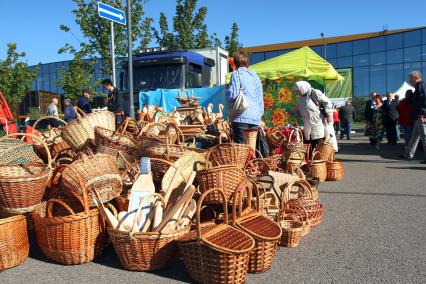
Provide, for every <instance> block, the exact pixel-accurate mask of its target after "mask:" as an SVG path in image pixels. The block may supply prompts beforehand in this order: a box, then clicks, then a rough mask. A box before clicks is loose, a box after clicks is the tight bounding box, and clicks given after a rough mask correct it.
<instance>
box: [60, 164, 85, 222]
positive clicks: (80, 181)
mask: <svg viewBox="0 0 426 284" xmlns="http://www.w3.org/2000/svg"><path fill="white" fill-rule="evenodd" d="M65 167H66V168H69V170H70V171H72V172H73V173H74V175H75V176H76V177H77V181H78V183H79V184H80V187H81V192H82V193H83V197H81V196H79V195H78V194H77V193H75V192H73V191H71V194H72V195H74V197H75V198H77V199H78V200H79V201H80V203H81V204H82V205H83V208H84V212H85V213H86V214H89V210H90V207H89V196H88V193H87V188H86V185H85V184H84V182H83V179H82V177H81V175H80V173H79V172H78V171H77V169H76V168H75V167H74V166H73V165H65Z"/></svg>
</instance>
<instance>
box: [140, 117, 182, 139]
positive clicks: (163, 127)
mask: <svg viewBox="0 0 426 284" xmlns="http://www.w3.org/2000/svg"><path fill="white" fill-rule="evenodd" d="M166 137H168V139H169V143H170V144H180V143H182V142H183V141H184V137H183V133H182V131H180V129H179V128H178V127H177V126H176V124H174V123H169V124H164V123H160V122H151V123H148V124H147V125H145V126H144V127H143V128H142V130H141V132H140V133H139V135H138V140H143V139H152V140H155V141H159V142H162V143H164V141H165V140H166Z"/></svg>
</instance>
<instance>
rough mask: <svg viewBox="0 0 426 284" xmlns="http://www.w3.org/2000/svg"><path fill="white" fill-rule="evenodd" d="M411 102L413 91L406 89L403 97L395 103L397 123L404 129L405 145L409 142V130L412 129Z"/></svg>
mask: <svg viewBox="0 0 426 284" xmlns="http://www.w3.org/2000/svg"><path fill="white" fill-rule="evenodd" d="M412 104H413V91H412V90H407V92H405V99H403V100H401V101H400V102H399V103H398V104H397V105H396V110H397V111H398V115H399V116H398V123H399V125H401V127H402V129H403V131H404V141H405V145H407V144H408V142H410V138H411V132H412V131H413V124H414V121H413V118H412Z"/></svg>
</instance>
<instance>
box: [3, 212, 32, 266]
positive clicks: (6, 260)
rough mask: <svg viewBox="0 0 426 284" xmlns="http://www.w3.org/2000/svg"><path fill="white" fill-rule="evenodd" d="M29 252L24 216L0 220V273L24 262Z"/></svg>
mask: <svg viewBox="0 0 426 284" xmlns="http://www.w3.org/2000/svg"><path fill="white" fill-rule="evenodd" d="M29 250H30V245H29V242H28V233H27V221H26V218H25V216H23V215H17V216H12V217H8V218H3V219H0V271H1V270H4V269H8V268H10V267H13V266H17V265H19V264H21V263H22V262H24V261H25V259H27V257H28V253H29Z"/></svg>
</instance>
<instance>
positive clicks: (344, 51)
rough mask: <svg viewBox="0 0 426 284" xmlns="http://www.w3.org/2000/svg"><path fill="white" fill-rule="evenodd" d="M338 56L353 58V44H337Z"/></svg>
mask: <svg viewBox="0 0 426 284" xmlns="http://www.w3.org/2000/svg"><path fill="white" fill-rule="evenodd" d="M337 56H338V57H345V56H352V42H351V41H349V42H341V43H338V44H337Z"/></svg>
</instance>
